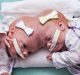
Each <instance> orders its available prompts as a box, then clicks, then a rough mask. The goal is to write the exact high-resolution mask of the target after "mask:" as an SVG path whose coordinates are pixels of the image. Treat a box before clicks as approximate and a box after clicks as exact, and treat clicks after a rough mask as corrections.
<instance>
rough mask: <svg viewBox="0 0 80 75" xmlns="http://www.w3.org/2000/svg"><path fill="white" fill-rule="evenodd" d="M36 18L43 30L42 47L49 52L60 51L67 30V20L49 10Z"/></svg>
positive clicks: (58, 13) (60, 14)
mask: <svg viewBox="0 0 80 75" xmlns="http://www.w3.org/2000/svg"><path fill="white" fill-rule="evenodd" d="M38 17H39V20H40V23H41V24H42V26H43V28H44V31H43V32H44V33H45V38H44V39H43V40H44V41H43V43H44V47H46V48H48V49H49V50H50V51H60V50H61V49H62V47H63V46H64V43H65V36H66V32H67V30H68V20H67V18H65V16H64V15H63V14H62V13H60V12H58V11H55V10H51V9H49V10H45V11H43V12H42V13H40V14H39V15H38ZM41 38H42V37H41Z"/></svg>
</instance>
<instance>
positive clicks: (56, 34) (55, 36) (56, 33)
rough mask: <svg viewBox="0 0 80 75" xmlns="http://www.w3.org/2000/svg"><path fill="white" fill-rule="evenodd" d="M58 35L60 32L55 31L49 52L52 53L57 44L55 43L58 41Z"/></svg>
mask: <svg viewBox="0 0 80 75" xmlns="http://www.w3.org/2000/svg"><path fill="white" fill-rule="evenodd" d="M59 34H60V30H57V29H56V31H55V33H54V37H53V40H52V44H51V46H50V48H49V51H50V52H52V51H53V50H54V48H55V46H56V44H57V41H58V38H59Z"/></svg>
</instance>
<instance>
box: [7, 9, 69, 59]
mask: <svg viewBox="0 0 80 75" xmlns="http://www.w3.org/2000/svg"><path fill="white" fill-rule="evenodd" d="M51 12H54V13H55V14H56V15H55V16H54V17H55V18H54V19H50V20H47V21H46V22H45V23H44V24H42V23H41V21H40V20H41V19H40V17H42V16H46V15H48V14H50V13H51ZM22 25H25V26H26V27H29V28H30V29H31V31H32V33H31V34H30V35H28V34H27V32H28V31H29V30H27V31H26V32H25V31H24V30H23V29H22V28H20V27H21V26H22ZM67 25H68V20H67V19H66V18H65V16H64V15H63V14H62V13H60V12H58V11H53V10H44V11H43V12H41V13H40V14H39V15H37V16H35V17H30V16H23V17H21V18H19V19H17V20H15V21H14V22H13V23H11V25H10V28H9V32H8V37H9V38H11V39H13V40H14V42H13V41H9V44H10V48H8V49H9V52H10V55H12V56H13V57H14V56H16V54H18V55H19V53H20V50H21V53H22V54H23V55H20V56H21V57H23V56H28V55H30V54H31V53H34V52H35V51H37V50H38V49H39V48H41V47H46V48H48V49H49V48H50V47H51V44H52V40H53V37H54V34H55V31H56V34H57V35H59V36H57V35H56V34H55V36H56V37H57V39H56V37H55V40H57V42H56V43H55V44H56V45H55V48H54V51H58V50H60V49H61V48H62V46H63V44H64V39H65V35H66V32H67V30H68V26H67ZM24 29H25V28H24ZM59 33H60V34H59ZM14 38H16V40H15V39H14ZM55 40H53V44H54V42H55ZM15 41H17V45H18V47H19V48H18V47H17V48H18V49H19V51H18V52H17V51H16V50H15V45H14V44H16V43H15ZM52 49H53V47H52ZM23 58H24V57H23Z"/></svg>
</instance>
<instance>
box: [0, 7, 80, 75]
mask: <svg viewBox="0 0 80 75" xmlns="http://www.w3.org/2000/svg"><path fill="white" fill-rule="evenodd" d="M79 23H80V20H79V19H77V20H75V21H73V20H68V19H67V18H66V17H65V16H64V15H63V14H62V13H60V12H59V11H56V10H52V9H47V10H44V11H42V12H41V13H39V14H38V15H36V16H21V17H18V18H15V17H11V16H6V17H5V18H4V19H3V20H2V24H1V25H0V75H10V74H11V72H12V69H13V66H14V62H15V58H16V59H18V58H21V59H22V60H25V59H27V57H28V56H30V55H31V54H32V53H34V52H36V51H38V50H39V49H40V48H45V49H46V50H49V52H50V54H49V55H48V56H47V59H48V61H51V62H53V66H54V67H56V68H63V67H67V68H68V69H69V70H70V72H71V73H72V74H73V75H80V65H79V64H80V25H79Z"/></svg>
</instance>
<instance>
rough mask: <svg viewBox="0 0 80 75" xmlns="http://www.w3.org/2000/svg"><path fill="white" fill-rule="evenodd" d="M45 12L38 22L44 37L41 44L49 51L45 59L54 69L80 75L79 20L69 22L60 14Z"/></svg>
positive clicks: (50, 11)
mask: <svg viewBox="0 0 80 75" xmlns="http://www.w3.org/2000/svg"><path fill="white" fill-rule="evenodd" d="M45 12H46V13H45ZM45 12H42V13H41V15H39V21H40V23H41V24H42V25H43V28H44V31H43V32H44V33H45V34H44V35H46V36H45V37H43V42H42V43H43V44H44V46H45V47H46V48H47V49H49V51H50V54H49V55H48V57H47V59H48V60H51V61H52V62H53V66H54V67H56V68H63V67H67V68H68V69H69V70H70V72H71V73H72V74H73V75H80V65H79V64H80V25H79V24H80V19H74V20H73V21H71V20H68V19H67V18H65V16H64V15H63V14H61V13H60V12H57V11H54V10H53V11H52V10H46V11H45ZM54 14H55V15H54ZM42 34H43V33H42ZM41 38H42V37H41ZM44 40H45V41H44Z"/></svg>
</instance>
